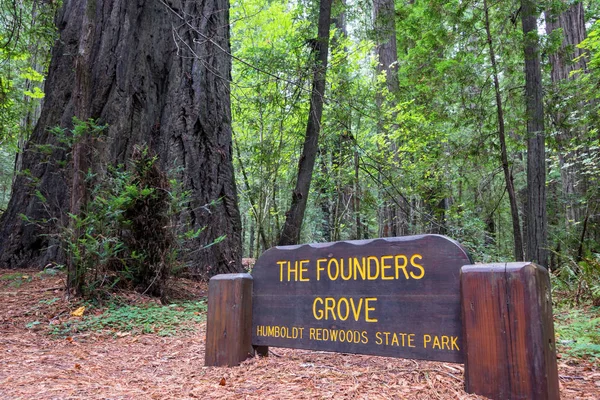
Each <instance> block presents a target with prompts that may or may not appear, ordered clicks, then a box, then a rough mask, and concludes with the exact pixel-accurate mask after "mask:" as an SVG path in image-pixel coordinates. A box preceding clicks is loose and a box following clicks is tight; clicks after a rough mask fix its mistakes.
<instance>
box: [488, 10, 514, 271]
mask: <svg viewBox="0 0 600 400" xmlns="http://www.w3.org/2000/svg"><path fill="white" fill-rule="evenodd" d="M483 8H484V10H485V30H486V33H487V43H488V48H489V51H490V62H491V63H492V73H493V77H494V91H495V93H496V112H497V117H498V138H499V139H500V157H501V160H502V170H503V171H504V180H505V181H506V190H507V192H508V199H509V202H510V213H511V217H512V227H513V245H514V247H513V254H514V256H515V261H523V239H522V237H521V226H520V222H519V207H518V205H517V196H516V194H515V186H514V184H513V177H512V173H511V171H510V166H509V164H508V154H507V151H506V135H505V127H504V110H503V108H502V96H501V93H500V82H499V80H498V66H497V65H496V54H495V52H494V44H493V42H492V33H491V30H490V18H489V9H488V5H487V0H483ZM490 220H491V221H493V216H490Z"/></svg>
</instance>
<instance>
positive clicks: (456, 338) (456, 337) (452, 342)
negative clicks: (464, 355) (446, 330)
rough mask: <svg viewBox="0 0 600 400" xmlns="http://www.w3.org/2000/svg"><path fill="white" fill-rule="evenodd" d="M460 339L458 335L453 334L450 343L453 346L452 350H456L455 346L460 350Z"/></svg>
mask: <svg viewBox="0 0 600 400" xmlns="http://www.w3.org/2000/svg"><path fill="white" fill-rule="evenodd" d="M457 340H458V336H452V337H451V340H450V343H451V346H452V350H454V348H455V347H456V350H457V351H459V350H460V349H459V348H458V343H456V341H457Z"/></svg>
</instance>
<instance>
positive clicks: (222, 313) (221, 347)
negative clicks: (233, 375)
mask: <svg viewBox="0 0 600 400" xmlns="http://www.w3.org/2000/svg"><path fill="white" fill-rule="evenodd" d="M252 354H253V349H252V275H250V274H221V275H215V276H213V277H212V278H211V279H210V281H209V283H208V310H207V321H206V350H205V355H204V365H206V366H209V367H219V366H229V367H233V366H236V365H239V364H240V363H241V362H242V361H244V360H245V359H247V358H248V357H250V356H252Z"/></svg>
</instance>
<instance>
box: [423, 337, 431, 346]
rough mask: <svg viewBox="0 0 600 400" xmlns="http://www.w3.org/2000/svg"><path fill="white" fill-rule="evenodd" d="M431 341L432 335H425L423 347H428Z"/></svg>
mask: <svg viewBox="0 0 600 400" xmlns="http://www.w3.org/2000/svg"><path fill="white" fill-rule="evenodd" d="M429 342H431V335H423V347H425V348H427V343H429Z"/></svg>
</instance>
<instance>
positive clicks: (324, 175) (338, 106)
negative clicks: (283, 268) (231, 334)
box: [0, 0, 600, 298]
mask: <svg viewBox="0 0 600 400" xmlns="http://www.w3.org/2000/svg"><path fill="white" fill-rule="evenodd" d="M65 3H67V2H65ZM69 3H70V2H69ZM155 3H156V5H155V7H158V6H163V7H170V6H169V5H171V3H172V2H162V1H158V0H157V1H156V2H155ZM182 3H188V2H182ZM190 3H192V2H190ZM171 6H172V5H171ZM229 6H230V8H229V26H230V32H229V35H230V37H229V38H227V39H228V41H227V42H228V43H229V45H230V49H227V48H223V47H220V49H221V50H222V52H223V53H224V54H226V55H227V57H228V58H229V59H230V60H231V62H232V67H231V71H230V72H229V71H228V70H227V68H226V67H227V66H225V70H224V71H223V70H220V71H213V72H214V74H215V75H217V76H220V78H221V79H226V80H228V82H229V83H228V84H229V94H230V98H231V135H232V147H231V157H232V162H233V165H234V168H235V180H236V187H237V202H238V207H239V212H240V216H241V229H239V226H237V225H236V224H235V223H232V224H229V225H227V224H225V225H224V228H223V229H233V228H236V229H237V233H236V234H238V235H239V240H241V246H242V255H243V256H244V257H250V258H252V257H257V256H259V255H260V254H261V252H263V251H264V250H266V249H268V248H270V247H272V246H274V245H277V244H291V243H297V242H323V241H337V240H346V239H365V238H375V237H385V236H400V235H412V234H422V233H439V234H445V235H448V236H450V237H452V238H453V239H456V240H457V241H459V242H460V243H461V244H463V245H464V246H466V247H467V249H468V250H469V251H470V252H471V254H472V256H473V258H474V259H475V260H476V261H483V262H486V261H509V260H515V259H516V260H522V259H528V260H535V261H538V262H540V263H541V264H544V265H547V266H549V267H550V268H551V269H552V270H555V271H563V272H561V273H563V274H564V279H565V281H569V279H572V278H573V277H582V276H583V277H584V280H583V281H584V282H588V286H587V287H588V289H590V290H591V292H593V293H595V295H596V296H597V297H598V298H600V287H598V285H597V283H596V284H594V283H593V282H594V278H593V277H594V276H596V277H597V276H598V274H600V247H599V246H600V245H599V243H600V209H599V207H600V202H599V201H598V200H599V197H600V189H599V188H600V186H599V185H598V179H599V178H600V131H598V126H599V124H598V122H599V118H600V114H599V107H598V106H599V103H598V101H599V100H598V98H599V97H600V22H598V17H599V16H600V3H599V2H597V1H593V0H586V1H567V0H548V1H540V2H534V1H529V0H523V1H488V0H473V1H459V0H455V1H436V0H430V1H420V0H412V1H396V2H394V1H390V0H374V1H373V2H370V1H363V0H357V1H350V0H339V1H334V2H332V1H331V0H321V1H320V2H318V1H305V0H301V1H296V2H282V1H279V0H271V1H264V0H263V1H258V0H233V1H232V2H231V4H230V5H229ZM144 7H146V6H144ZM172 7H174V6H172ZM60 8H61V4H60V2H59V1H43V0H0V15H1V17H2V21H1V23H0V180H1V181H0V209H2V210H6V209H7V207H8V202H9V199H10V196H11V187H12V184H13V182H14V181H15V179H16V178H17V177H18V176H19V175H20V174H21V175H22V174H23V173H24V172H23V168H22V159H23V153H24V150H25V148H26V143H27V142H28V140H29V139H30V138H31V135H32V133H33V132H34V128H35V126H36V122H37V120H38V118H39V115H40V112H41V111H40V110H41V107H42V104H43V103H44V101H45V93H47V92H48V89H49V88H48V87H45V82H46V81H45V76H46V74H47V71H48V66H49V64H50V60H51V55H52V54H51V49H52V48H53V46H55V43H56V41H57V40H58V38H59V32H58V30H57V27H56V25H55V15H56V14H57V12H58V10H59V9H60ZM199 12H201V10H200V11H199ZM329 14H330V15H329ZM182 15H183V14H182ZM182 21H183V19H182ZM185 23H187V24H189V22H185ZM182 24H183V23H182ZM200 25H201V24H200ZM59 28H60V27H59ZM169 29H170V28H169ZM165 32H167V31H163V33H165ZM176 33H177V31H176V28H173V34H172V35H171V36H170V37H168V40H172V41H174V42H176V43H179V42H178V40H182V39H181V38H179V37H178V36H177V34H176ZM200 37H201V38H203V40H204V41H206V42H210V38H209V37H208V36H200ZM164 39H165V38H163V40H164ZM199 41H200V40H199V39H197V40H196V42H194V43H197V42H199ZM181 43H184V42H181ZM211 43H212V42H211ZM213 44H214V43H213ZM179 46H181V48H183V45H178V47H177V49H178V52H177V54H172V57H181V58H185V57H198V59H200V60H201V59H202V54H199V55H198V54H195V53H194V52H193V51H192V50H191V48H190V52H189V53H191V54H186V53H185V49H184V50H182V51H181V52H180V51H179V50H181V48H180V47H179ZM128 51H130V52H134V51H135V49H129V50H128ZM205 64H207V63H205ZM203 65H204V64H203ZM181 68H182V71H183V72H182V74H185V73H188V72H187V71H186V70H185V69H184V68H183V67H181ZM210 68H211V67H210V66H208V65H207V66H206V69H207V70H208V71H209V72H211V71H212V70H211V69H210ZM193 71H194V69H191V70H190V72H189V73H193ZM165 73H166V72H165ZM229 74H230V75H229ZM171 100H172V101H175V100H173V99H171ZM101 122H105V121H101ZM51 128H54V127H53V126H48V127H44V129H46V130H49V129H51ZM63 128H64V127H63ZM211 162H215V161H214V160H213V161H211ZM217 162H218V161H217ZM201 168H202V167H201ZM13 190H14V188H13ZM33 195H37V196H38V197H43V193H39V192H37V193H36V192H34V193H33ZM232 198H235V196H234V197H232ZM212 200H214V201H218V200H219V198H213V199H205V200H203V202H206V201H212ZM216 226H218V223H217V224H216ZM232 227H233V228H232ZM300 227H301V229H300ZM210 230H211V231H212V235H213V236H212V237H210V238H208V239H203V240H204V241H205V243H209V242H210V244H213V243H215V242H217V244H218V242H219V241H221V240H223V237H224V236H227V235H231V234H232V233H231V232H227V231H223V232H219V231H218V229H215V227H214V226H213V227H212V228H211V229H210ZM214 247H217V246H214ZM214 247H213V248H214ZM234 253H235V251H234ZM215 271H216V270H215ZM573 282H576V283H575V285H580V284H581V282H582V280H581V279H580V278H577V279H574V280H573ZM584 286H585V285H584Z"/></svg>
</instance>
